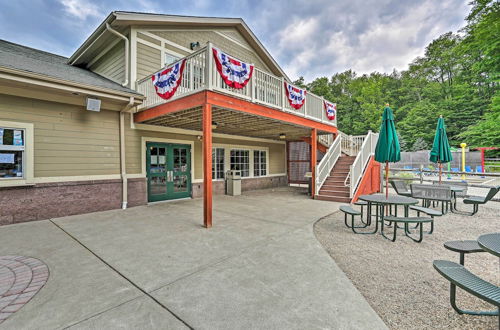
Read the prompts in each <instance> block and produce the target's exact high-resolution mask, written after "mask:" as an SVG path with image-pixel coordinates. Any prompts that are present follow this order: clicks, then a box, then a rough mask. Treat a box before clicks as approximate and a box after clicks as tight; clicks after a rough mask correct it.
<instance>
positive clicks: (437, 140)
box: [429, 116, 453, 183]
mask: <svg viewBox="0 0 500 330" xmlns="http://www.w3.org/2000/svg"><path fill="white" fill-rule="evenodd" d="M429 160H430V161H431V162H433V163H438V167H439V183H441V173H442V171H443V163H449V162H451V161H452V160H453V157H452V156H451V148H450V143H449V142H448V136H447V135H446V126H445V125H444V119H443V116H439V119H438V122H437V126H436V135H434V143H433V144H432V150H431V154H430V157H429Z"/></svg>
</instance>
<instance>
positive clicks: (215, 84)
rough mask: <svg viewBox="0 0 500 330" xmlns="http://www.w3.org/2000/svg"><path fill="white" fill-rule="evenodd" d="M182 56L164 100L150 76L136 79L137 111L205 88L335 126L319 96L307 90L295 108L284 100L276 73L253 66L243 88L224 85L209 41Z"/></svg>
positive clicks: (282, 86)
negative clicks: (177, 81) (178, 75)
mask: <svg viewBox="0 0 500 330" xmlns="http://www.w3.org/2000/svg"><path fill="white" fill-rule="evenodd" d="M186 60H187V62H186V68H185V71H184V74H183V77H182V83H181V86H179V88H178V89H177V91H176V93H175V95H174V96H173V97H172V98H171V99H170V100H168V101H166V100H164V99H162V98H160V97H159V96H158V95H157V94H156V91H155V89H154V87H153V83H152V81H151V76H148V77H146V78H144V79H141V80H139V81H137V86H136V90H137V91H138V92H139V93H142V94H144V96H146V99H145V100H144V102H143V103H142V104H141V105H140V106H138V110H139V111H141V110H145V109H148V108H151V107H154V106H157V105H160V104H163V103H167V102H170V101H172V100H175V99H178V98H180V97H183V96H186V95H189V94H193V93H197V92H199V91H201V90H205V89H206V90H213V91H218V92H221V93H224V94H228V95H232V96H234V97H238V98H242V99H245V100H248V101H250V102H253V103H259V104H262V105H265V106H268V107H271V108H275V109H279V110H281V111H283V112H288V113H291V114H294V115H297V116H301V117H305V118H308V119H312V120H315V121H318V122H322V123H324V124H327V125H331V126H337V119H335V120H333V121H331V120H328V118H327V117H326V113H325V110H324V107H323V98H322V97H320V96H317V95H315V94H313V93H310V92H307V95H306V102H305V104H304V106H302V108H300V109H299V110H295V109H293V108H292V107H291V106H290V105H289V103H288V101H287V100H286V96H285V88H284V78H283V77H277V76H275V75H272V74H270V73H268V72H265V71H262V70H260V69H257V68H255V71H254V74H253V75H252V78H251V79H250V82H249V83H248V84H247V86H245V88H243V89H234V88H231V87H228V86H227V85H226V84H225V83H224V81H223V80H222V78H221V77H220V75H219V73H218V72H217V68H216V66H215V63H214V60H213V55H212V46H211V44H210V43H209V44H208V45H207V46H206V47H204V48H202V49H200V50H198V51H196V52H194V53H193V54H190V55H189V56H186ZM151 74H153V73H151Z"/></svg>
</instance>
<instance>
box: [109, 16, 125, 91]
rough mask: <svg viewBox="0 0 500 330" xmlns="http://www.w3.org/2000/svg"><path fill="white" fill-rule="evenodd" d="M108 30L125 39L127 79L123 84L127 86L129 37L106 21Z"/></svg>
mask: <svg viewBox="0 0 500 330" xmlns="http://www.w3.org/2000/svg"><path fill="white" fill-rule="evenodd" d="M106 30H108V31H109V32H111V33H113V34H114V35H115V36H118V37H119V38H122V39H123V40H125V50H124V51H125V81H124V82H123V84H122V86H127V85H128V51H129V41H128V38H127V37H125V36H124V35H123V34H121V33H120V32H118V31H116V30H114V29H113V28H111V25H109V23H107V22H106Z"/></svg>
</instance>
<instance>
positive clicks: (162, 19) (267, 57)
mask: <svg viewBox="0 0 500 330" xmlns="http://www.w3.org/2000/svg"><path fill="white" fill-rule="evenodd" d="M106 23H108V24H110V25H111V26H112V27H113V28H116V29H120V28H125V27H129V26H132V25H136V26H137V25H139V26H148V25H149V26H159V25H160V26H189V27H193V26H197V27H211V26H212V27H220V26H222V27H234V28H236V29H237V30H238V31H239V32H240V33H241V34H242V36H243V37H244V38H245V39H246V40H247V41H248V43H249V44H250V45H251V46H252V47H253V48H254V49H255V51H256V52H257V54H258V55H259V56H260V57H261V58H262V60H263V61H264V62H265V63H266V65H267V66H268V67H269V68H270V69H271V71H273V73H275V74H277V75H281V76H283V77H285V78H287V79H288V80H289V78H288V76H287V75H286V73H285V72H284V71H283V69H282V68H281V67H280V66H279V65H278V63H277V62H276V60H275V59H274V58H273V57H272V56H271V54H270V53H269V52H268V51H267V49H266V48H265V47H264V45H262V43H261V42H260V41H259V39H257V37H256V36H255V34H254V33H253V32H252V30H250V28H249V27H248V25H247V24H246V23H245V21H244V20H243V19H241V18H227V17H201V16H180V15H165V14H152V13H138V12H129V11H114V12H111V13H110V14H109V15H108V17H107V18H106V19H105V20H104V21H103V22H102V23H101V25H99V26H98V27H97V29H96V30H95V31H94V32H93V33H92V34H91V35H90V36H89V37H88V38H87V40H86V41H85V42H84V43H83V44H82V45H81V46H80V47H79V48H78V49H77V50H76V51H75V53H74V54H73V55H71V57H70V58H69V63H70V64H76V65H80V64H82V62H81V58H83V57H84V53H85V52H86V51H87V49H88V48H90V47H92V46H93V45H94V43H97V39H99V38H101V37H102V36H103V35H104V34H106V33H107V34H108V36H107V38H111V33H110V32H107V30H106ZM113 38H114V36H113ZM103 42H105V41H103Z"/></svg>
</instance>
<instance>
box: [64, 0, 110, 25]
mask: <svg viewBox="0 0 500 330" xmlns="http://www.w3.org/2000/svg"><path fill="white" fill-rule="evenodd" d="M60 1H61V4H62V5H63V6H64V10H65V11H66V12H67V13H68V14H70V15H72V16H75V17H76V18H78V19H80V20H82V21H83V20H86V19H87V17H89V16H91V17H92V16H94V17H100V16H101V15H102V14H101V13H100V12H99V8H98V7H97V6H96V5H95V4H93V3H91V2H90V1H85V0H60Z"/></svg>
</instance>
